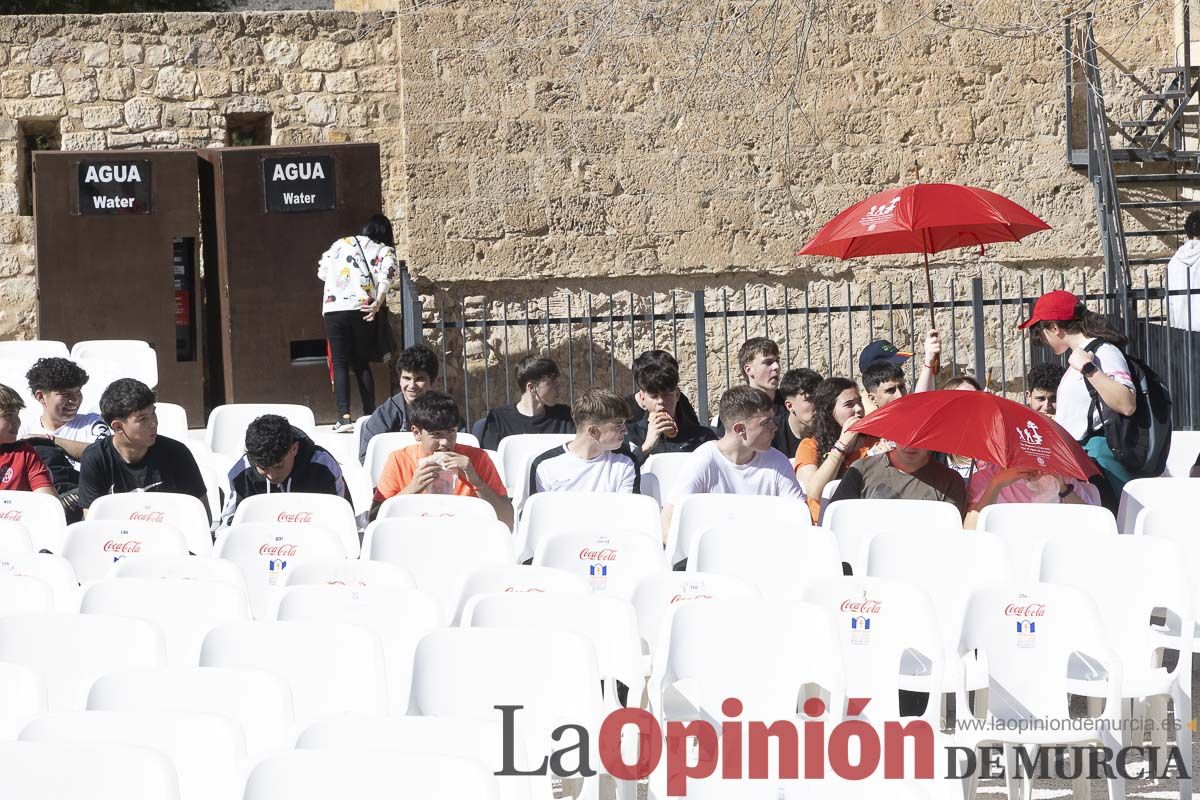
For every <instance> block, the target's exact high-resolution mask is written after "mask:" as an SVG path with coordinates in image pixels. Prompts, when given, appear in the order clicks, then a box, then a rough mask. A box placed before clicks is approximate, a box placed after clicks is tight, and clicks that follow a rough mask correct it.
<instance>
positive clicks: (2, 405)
mask: <svg viewBox="0 0 1200 800" xmlns="http://www.w3.org/2000/svg"><path fill="white" fill-rule="evenodd" d="M24 407H25V401H24V400H22V399H21V395H19V394H17V393H16V391H15V390H13V389H11V388H9V387H8V386H4V385H2V384H0V489H3V490H8V491H15V492H38V493H39V494H48V495H50V496H51V497H58V492H56V491H54V481H53V480H52V479H51V477H50V470H48V469H46V465H45V464H43V463H42V460H41V459H40V458H38V454H37V453H36V452H35V451H34V449H33V445H31V444H30V443H29V442H19V441H17V432H18V431H19V430H20V429H21V409H22V408H24Z"/></svg>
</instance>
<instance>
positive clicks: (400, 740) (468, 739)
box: [296, 714, 551, 800]
mask: <svg viewBox="0 0 1200 800" xmlns="http://www.w3.org/2000/svg"><path fill="white" fill-rule="evenodd" d="M296 749H297V750H342V751H351V752H355V751H357V752H369V751H380V750H386V751H392V752H399V753H410V754H416V753H428V754H430V755H438V756H454V757H457V758H469V759H472V760H474V761H478V762H479V763H481V764H484V765H485V766H487V767H488V768H489V770H490V771H491V772H493V773H495V772H499V771H500V770H502V769H503V768H504V757H503V753H504V740H503V730H502V728H501V726H500V724H499V722H498V721H495V722H491V721H489V722H484V721H482V720H474V719H450V718H445V717H401V716H393V717H364V716H361V715H353V716H352V715H348V714H346V715H342V716H340V717H326V718H325V719H322V720H318V721H316V722H314V723H313V724H312V725H309V726H308V727H307V728H305V729H304V731H303V732H302V733H301V734H300V737H299V738H298V739H297V740H296ZM498 783H499V788H500V798H501V800H532V798H533V797H534V796H535V795H534V792H536V791H537V789H536V788H535V787H537V786H538V784H537V783H535V782H533V781H532V780H531V778H526V777H517V776H501V777H499V778H498ZM541 783H542V785H543V786H544V788H546V789H548V788H549V785H548V784H549V781H548V780H547V779H542V781H541ZM537 796H538V797H539V800H544V798H547V797H549V796H551V795H550V794H549V793H547V792H545V791H543V792H542V793H541V794H539V795H537Z"/></svg>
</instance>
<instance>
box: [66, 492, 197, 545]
mask: <svg viewBox="0 0 1200 800" xmlns="http://www.w3.org/2000/svg"><path fill="white" fill-rule="evenodd" d="M88 519H89V520H113V521H114V522H115V521H120V522H125V521H129V522H157V523H166V524H167V525H170V526H172V527H174V528H175V529H177V530H178V531H179V532H180V533H182V534H183V538H184V539H185V540H186V541H187V549H188V551H189V552H192V553H195V554H196V555H198V556H207V555H209V554H211V553H212V542H213V540H212V534H211V533H209V521H208V514H207V513H206V512H205V510H204V504H203V503H201V502H200V501H199V500H197V499H196V498H195V497H192V496H191V495H190V494H178V493H176V492H127V493H125V494H106V495H103V496H101V497H97V498H96V499H95V500H94V501H93V502H92V505H91V508H89V509H88Z"/></svg>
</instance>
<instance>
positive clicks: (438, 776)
mask: <svg viewBox="0 0 1200 800" xmlns="http://www.w3.org/2000/svg"><path fill="white" fill-rule="evenodd" d="M498 780H499V779H498V778H497V777H495V776H494V775H492V774H491V771H490V770H488V769H487V767H485V766H484V765H483V764H481V763H479V762H478V761H475V760H473V759H467V758H453V757H451V756H443V755H434V754H430V753H389V752H378V753H371V752H362V753H350V752H339V751H335V750H295V751H293V752H290V753H276V754H274V755H271V756H268V757H267V758H264V759H263V760H262V761H260V762H258V764H256V765H255V766H254V768H253V769H252V770H251V771H250V776H249V778H247V779H246V792H245V794H244V795H243V796H242V797H243V800H280V798H287V800H328V798H331V797H353V798H355V800H394V798H396V797H397V796H401V797H420V798H422V800H461V798H464V797H470V798H478V800H498V798H499V797H500V793H499V792H500V789H499V786H498V784H497V781H498Z"/></svg>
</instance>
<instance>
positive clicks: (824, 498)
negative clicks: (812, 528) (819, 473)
mask: <svg viewBox="0 0 1200 800" xmlns="http://www.w3.org/2000/svg"><path fill="white" fill-rule="evenodd" d="M841 482H842V481H841V479H840V478H839V479H837V480H832V481H829V483H826V484H825V488H823V489H822V490H821V513H820V514H818V515H817V524H819V525H821V526H822V527H824V525H825V509H827V508H829V504H830V503H831V502H833V496H834V494H836V493H837V489H838V486H839V485H841Z"/></svg>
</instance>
